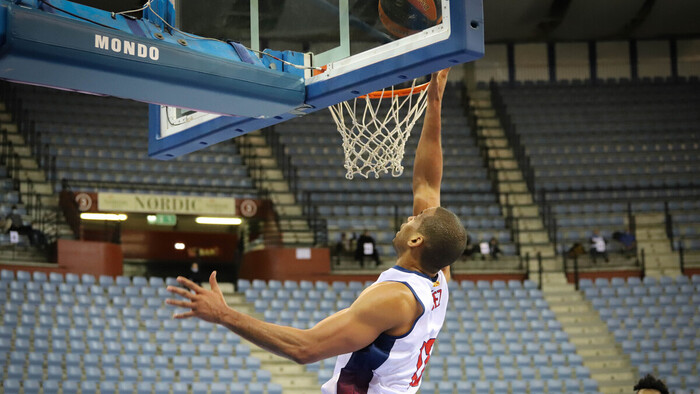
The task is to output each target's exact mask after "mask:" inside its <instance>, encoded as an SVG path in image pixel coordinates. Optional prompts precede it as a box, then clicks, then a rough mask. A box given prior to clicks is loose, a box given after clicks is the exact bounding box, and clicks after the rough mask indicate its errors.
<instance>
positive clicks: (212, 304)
mask: <svg viewBox="0 0 700 394" xmlns="http://www.w3.org/2000/svg"><path fill="white" fill-rule="evenodd" d="M177 281H178V283H180V284H181V285H183V286H185V287H186V288H187V289H189V290H191V291H188V290H186V289H183V288H180V287H175V286H168V291H169V292H171V293H173V294H177V295H179V296H182V297H184V298H186V299H187V301H182V300H173V299H167V300H165V302H166V303H167V304H169V305H174V306H177V307H180V308H187V309H190V311H189V312H185V313H176V314H174V315H173V318H174V319H188V318H190V317H198V318H200V319H202V320H204V321H208V322H210V323H215V324H218V323H220V322H221V321H222V320H221V319H222V317H223V315H224V314H225V313H226V311H227V310H228V309H229V307H228V305H226V300H225V299H224V295H223V293H222V292H221V289H219V284H218V283H217V282H216V271H214V272H212V273H211V275H210V276H209V284H210V285H211V290H207V289H204V288H202V287H201V286H199V285H197V284H196V283H194V282H192V281H191V280H189V279H187V278H184V277H182V276H178V277H177Z"/></svg>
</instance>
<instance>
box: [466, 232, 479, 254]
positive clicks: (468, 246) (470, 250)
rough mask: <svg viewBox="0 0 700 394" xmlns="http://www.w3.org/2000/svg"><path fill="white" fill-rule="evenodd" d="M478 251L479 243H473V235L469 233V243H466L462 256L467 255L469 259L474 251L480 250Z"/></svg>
mask: <svg viewBox="0 0 700 394" xmlns="http://www.w3.org/2000/svg"><path fill="white" fill-rule="evenodd" d="M478 251H479V247H478V245H474V244H473V243H472V237H470V236H469V234H467V244H466V246H465V247H464V253H462V256H464V257H466V258H467V259H469V258H470V257H472V255H473V254H474V253H476V252H478Z"/></svg>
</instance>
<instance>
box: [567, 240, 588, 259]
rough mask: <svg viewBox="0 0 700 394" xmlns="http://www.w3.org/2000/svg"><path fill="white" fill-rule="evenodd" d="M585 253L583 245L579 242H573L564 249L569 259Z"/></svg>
mask: <svg viewBox="0 0 700 394" xmlns="http://www.w3.org/2000/svg"><path fill="white" fill-rule="evenodd" d="M584 254H586V250H585V249H584V248H583V245H581V243H580V242H575V243H574V244H573V245H571V247H570V248H569V250H567V251H566V257H568V258H570V259H575V258H578V256H582V255H584Z"/></svg>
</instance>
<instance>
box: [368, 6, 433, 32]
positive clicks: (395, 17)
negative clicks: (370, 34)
mask: <svg viewBox="0 0 700 394" xmlns="http://www.w3.org/2000/svg"><path fill="white" fill-rule="evenodd" d="M440 3H441V2H440V0H379V19H380V20H381V21H382V24H383V25H384V27H385V28H386V29H387V30H388V31H389V33H391V34H392V35H393V36H396V37H398V38H402V37H406V36H410V35H411V34H415V33H418V32H419V31H422V30H425V29H427V28H429V27H432V26H435V25H437V24H438V23H440V22H441V21H442V7H441V4H440Z"/></svg>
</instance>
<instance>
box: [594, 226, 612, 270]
mask: <svg viewBox="0 0 700 394" xmlns="http://www.w3.org/2000/svg"><path fill="white" fill-rule="evenodd" d="M590 254H591V260H593V264H595V263H596V259H597V258H598V257H602V258H603V259H605V262H606V263H607V262H609V261H610V260H608V243H607V241H606V240H605V238H603V236H602V235H600V231H598V230H597V229H596V230H593V236H592V237H591V250H590Z"/></svg>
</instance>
